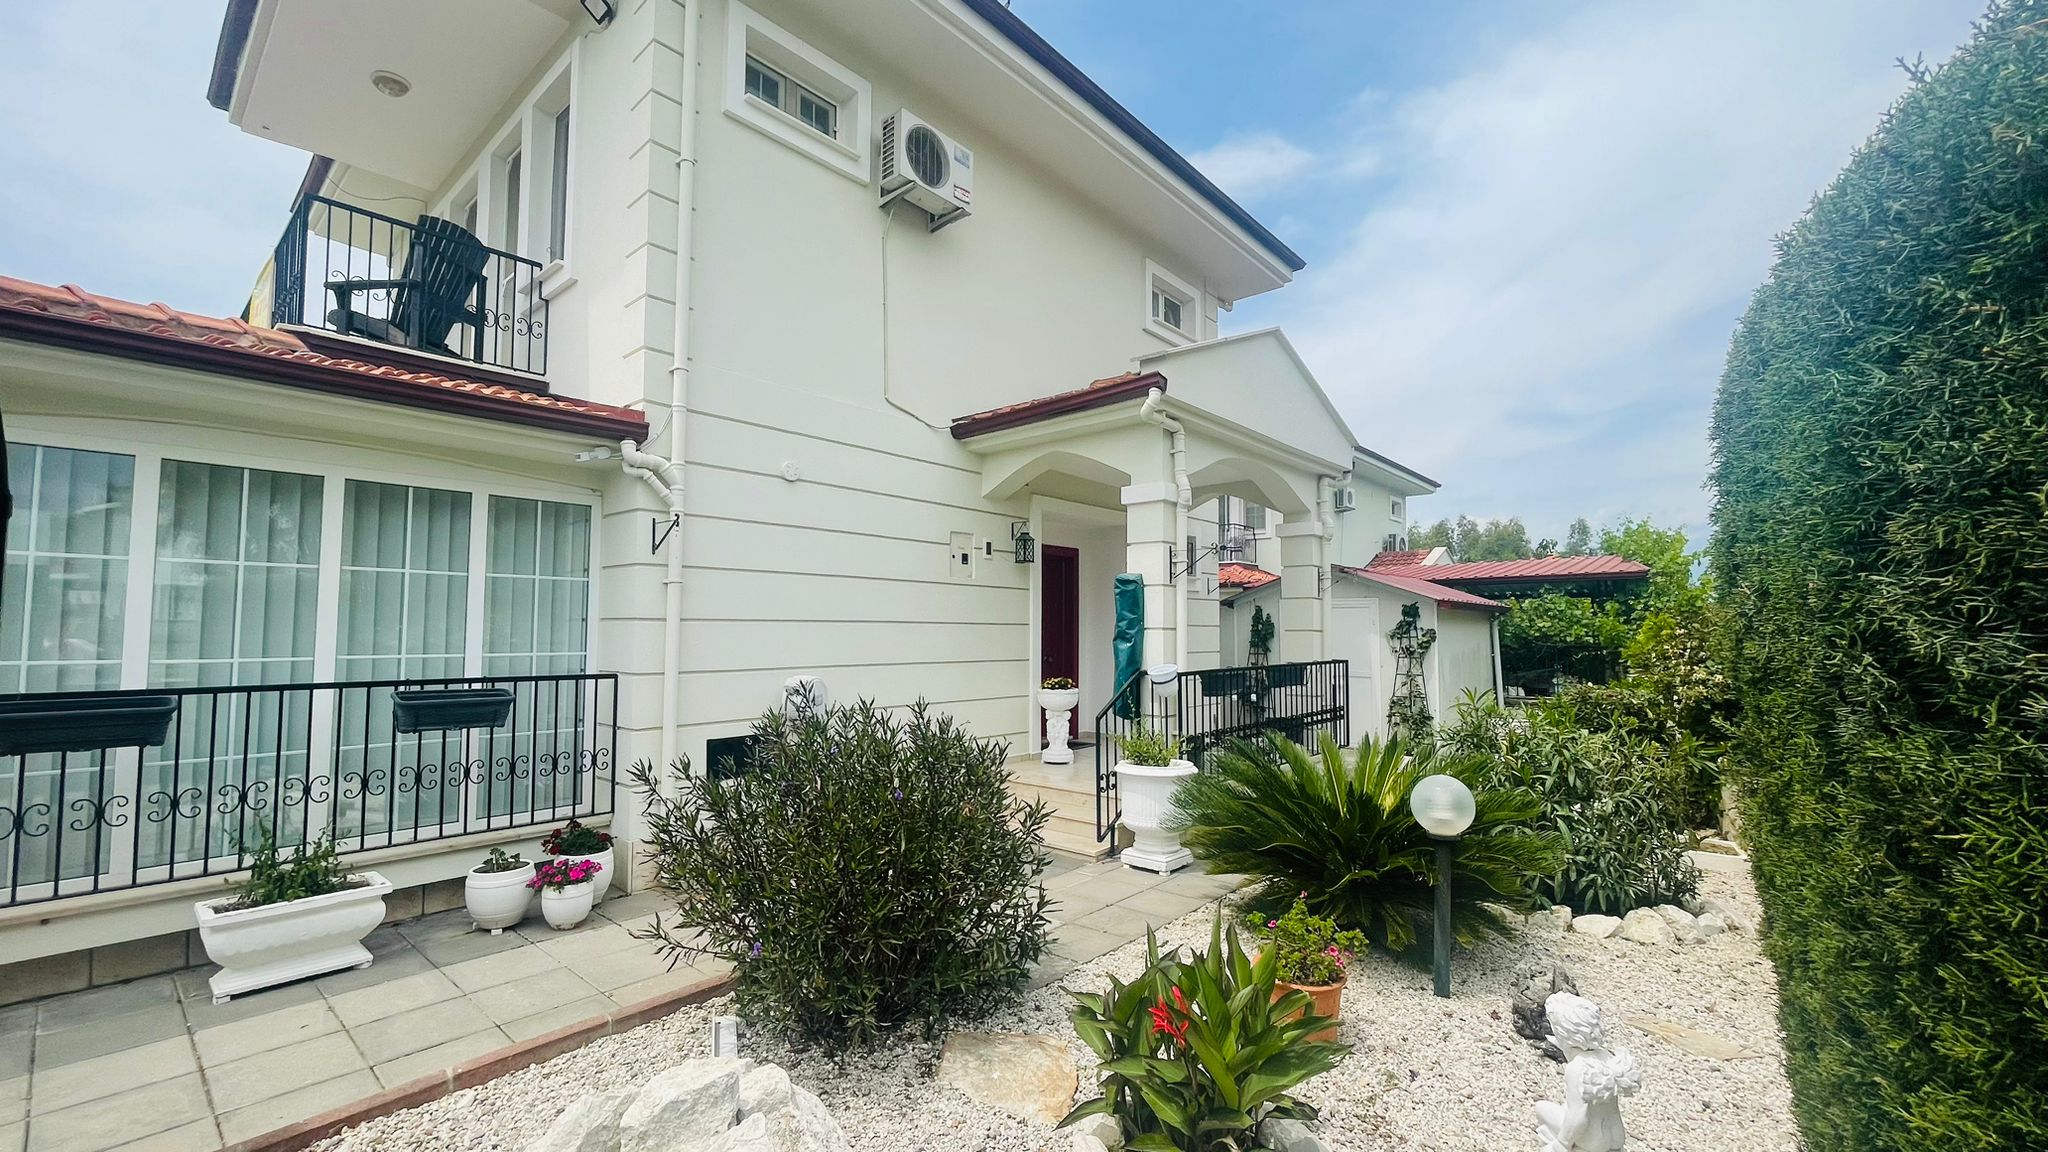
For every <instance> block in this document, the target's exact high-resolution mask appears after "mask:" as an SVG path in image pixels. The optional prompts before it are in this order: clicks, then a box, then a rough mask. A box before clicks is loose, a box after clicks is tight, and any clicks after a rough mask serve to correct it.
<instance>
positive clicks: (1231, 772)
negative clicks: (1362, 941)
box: [1175, 736, 1563, 951]
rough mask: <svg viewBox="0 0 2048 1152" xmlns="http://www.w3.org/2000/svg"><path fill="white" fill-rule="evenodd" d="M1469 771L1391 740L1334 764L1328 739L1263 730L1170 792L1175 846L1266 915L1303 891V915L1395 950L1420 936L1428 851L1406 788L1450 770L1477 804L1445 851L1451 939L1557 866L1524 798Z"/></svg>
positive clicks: (1533, 807)
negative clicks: (1237, 882) (1454, 909)
mask: <svg viewBox="0 0 2048 1152" xmlns="http://www.w3.org/2000/svg"><path fill="white" fill-rule="evenodd" d="M1482 770H1483V765H1481V764H1479V763H1478V762H1476V761H1474V760H1472V759H1470V758H1466V757H1455V756H1444V757H1438V756H1436V755H1434V754H1433V753H1432V752H1431V751H1430V750H1429V749H1427V748H1426V747H1417V748H1415V749H1412V750H1411V749H1409V748H1406V747H1404V746H1403V745H1402V744H1401V742H1400V741H1399V740H1389V741H1385V742H1381V741H1377V740H1372V739H1366V740H1363V741H1361V742H1360V743H1359V745H1358V748H1357V749H1356V751H1355V752H1354V753H1353V754H1352V755H1351V756H1350V757H1349V758H1347V757H1346V756H1345V755H1344V751H1343V749H1342V748H1340V747H1338V746H1337V742H1336V741H1335V740H1334V739H1331V738H1328V737H1325V738H1324V740H1323V748H1322V754H1321V755H1320V756H1315V755H1311V754H1310V753H1309V752H1308V750H1307V749H1305V748H1302V747H1301V746H1300V745H1298V744H1295V743H1293V742H1292V741H1289V740H1285V739H1281V738H1279V737H1277V736H1276V737H1272V738H1270V739H1269V740H1268V741H1266V742H1264V743H1254V742H1249V741H1246V742H1240V743H1238V744H1236V745H1235V746H1233V747H1231V748H1230V749H1228V750H1225V751H1220V752H1218V753H1217V754H1216V755H1214V756H1212V757H1211V758H1210V760H1209V763H1208V765H1207V766H1206V767H1205V768H1204V769H1203V771H1202V772H1201V773H1200V774H1198V775H1196V776H1193V777H1190V778H1189V780H1188V782H1187V783H1186V784H1184V785H1182V786H1181V789H1180V792H1179V793H1178V795H1177V796H1176V798H1175V805H1176V807H1177V808H1178V809H1179V816H1178V818H1177V819H1178V823H1179V825H1180V826H1181V827H1182V829H1183V836H1182V838H1183V840H1184V841H1185V842H1186V844H1187V845H1188V847H1189V848H1191V849H1193V850H1194V852H1195V854H1196V855H1197V856H1198V857H1201V858H1202V859H1203V861H1204V862H1205V864H1206V865H1207V867H1208V869H1209V871H1211V872H1235V873H1241V874H1244V875H1247V876H1250V877H1253V878H1254V880H1256V881H1257V884H1256V886H1255V888H1254V889H1253V895H1252V900H1253V905H1254V907H1256V908H1258V909H1260V910H1262V911H1265V910H1276V911H1277V909H1279V908H1281V907H1284V906H1285V905H1287V904H1289V903H1291V902H1292V901H1293V899H1294V897H1295V895H1296V894H1297V893H1303V894H1305V898H1306V899H1307V901H1308V904H1309V907H1310V909H1311V910H1313V911H1314V912H1315V913H1316V914H1317V915H1320V916H1328V917H1330V918H1332V919H1334V920H1336V921H1338V922H1339V923H1340V924H1344V925H1346V926H1349V927H1356V928H1359V929H1361V930H1363V931H1364V932H1365V933H1366V934H1367V935H1368V936H1370V937H1371V938H1372V939H1373V940H1374V941H1375V942H1376V943H1379V944H1382V945H1384V946H1386V947H1388V948H1391V949H1393V950H1395V951H1399V950H1401V949H1404V948H1406V947H1408V945H1410V944H1411V943H1413V942H1414V941H1415V940H1416V938H1417V937H1418V936H1419V935H1421V934H1423V933H1424V932H1426V931H1427V929H1428V925H1429V922H1430V917H1431V915H1432V902H1433V900H1434V891H1433V885H1434V882H1435V872H1436V846H1435V843H1434V842H1433V841H1432V840H1431V839H1430V837H1429V834H1428V833H1427V832H1425V831H1423V830H1422V827H1421V826H1420V825H1418V824H1417V823H1416V822H1415V817H1414V815H1413V814H1412V813H1410V812H1409V810H1408V793H1409V792H1410V791H1411V790H1412V789H1413V788H1414V786H1415V782H1416V781H1417V780H1420V779H1421V778H1422V777H1424V776H1428V775H1430V774H1432V773H1436V772H1442V773H1446V774H1448V775H1452V776H1456V777H1457V778H1459V779H1460V780H1463V781H1464V782H1465V783H1466V784H1468V785H1470V786H1471V787H1472V789H1473V794H1474V798H1475V800H1476V802H1477V808H1478V814H1477V815H1476V816H1475V817H1474V819H1473V821H1472V827H1471V829H1470V831H1468V832H1467V833H1466V834H1465V835H1464V836H1463V837H1462V838H1461V839H1459V841H1458V843H1457V846H1456V848H1455V850H1454V855H1453V860H1454V863H1453V865H1452V867H1453V877H1452V885H1451V891H1452V894H1453V897H1454V898H1455V899H1456V900H1457V902H1458V904H1459V906H1460V907H1459V914H1458V915H1457V916H1456V918H1455V920H1454V923H1455V924H1456V925H1457V926H1458V929H1459V938H1460V939H1461V940H1464V941H1468V942H1469V941H1470V940H1471V939H1472V938H1473V937H1474V936H1475V935H1476V933H1477V930H1478V929H1480V928H1483V927H1490V926H1491V925H1492V923H1493V919H1492V917H1491V916H1488V915H1485V914H1484V912H1483V910H1482V909H1481V908H1480V907H1479V904H1480V902H1481V901H1498V902H1501V903H1507V904H1521V903H1526V902H1528V901H1529V898H1530V893H1531V891H1532V887H1531V881H1532V880H1533V879H1534V878H1535V877H1538V876H1543V875H1547V874H1549V873H1551V872H1554V871H1556V869H1557V868H1558V866H1559V863H1560V861H1561V860H1562V858H1563V845H1562V843H1561V842H1560V841H1559V840H1558V838H1557V836H1556V835H1555V834H1553V833H1549V832H1538V831H1533V830H1531V829H1530V827H1529V825H1530V822H1531V821H1533V820H1535V819H1536V817H1537V816H1538V815H1539V814H1540V812H1541V806H1540V805H1539V803H1538V801H1537V798H1536V796H1535V794H1533V793H1531V792H1528V791H1526V790H1523V789H1519V788H1515V789H1490V790H1486V791H1481V790H1480V788H1479V783H1480V776H1481V772H1482Z"/></svg>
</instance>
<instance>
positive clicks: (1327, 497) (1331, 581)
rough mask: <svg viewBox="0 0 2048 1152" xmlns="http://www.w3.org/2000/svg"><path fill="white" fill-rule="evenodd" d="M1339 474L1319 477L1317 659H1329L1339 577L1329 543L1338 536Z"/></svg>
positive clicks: (1317, 517) (1317, 488) (1317, 497)
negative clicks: (1320, 547)
mask: <svg viewBox="0 0 2048 1152" xmlns="http://www.w3.org/2000/svg"><path fill="white" fill-rule="evenodd" d="M1337 480H1338V477H1335V476H1318V477H1316V519H1317V520H1319V521H1320V522H1321V527H1322V530H1323V555H1322V563H1321V564H1320V565H1318V566H1317V568H1316V583H1317V584H1319V585H1321V586H1322V601H1323V619H1322V629H1321V631H1319V632H1318V633H1317V634H1316V635H1317V639H1316V659H1318V660H1327V659H1329V658H1330V601H1331V599H1333V597H1334V594H1335V593H1336V590H1337V580H1336V577H1335V576H1333V575H1332V574H1331V572H1330V545H1331V544H1332V543H1334V542H1335V541H1336V539H1337V514H1336V510H1335V508H1336V496H1335V490H1336V487H1337Z"/></svg>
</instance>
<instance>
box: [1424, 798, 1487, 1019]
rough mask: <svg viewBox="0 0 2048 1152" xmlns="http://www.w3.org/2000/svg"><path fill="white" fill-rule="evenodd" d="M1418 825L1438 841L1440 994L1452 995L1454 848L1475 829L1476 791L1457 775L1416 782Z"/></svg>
mask: <svg viewBox="0 0 2048 1152" xmlns="http://www.w3.org/2000/svg"><path fill="white" fill-rule="evenodd" d="M1408 810H1409V811H1411V812H1413V813H1415V822H1416V823H1417V824H1420V825H1422V830H1423V831H1424V832H1427V833H1429V838H1430V839H1432V840H1434V841H1436V994H1437V995H1439V996H1446V997H1448V996H1449V995H1450V994H1451V849H1452V847H1453V846H1455V845H1456V844H1457V842H1458V837H1459V836H1462V835H1464V833H1465V829H1467V828H1470V827H1471V826H1472V817H1473V816H1474V815H1475V814H1476V812H1477V807H1476V805H1474V803H1473V801H1472V790H1471V789H1470V788H1467V787H1465V782H1464V781H1462V780H1460V779H1458V778H1457V777H1455V776H1445V775H1442V774H1438V775H1435V776H1425V777H1423V778H1422V779H1420V780H1417V781H1416V782H1415V790H1414V791H1412V792H1410V793H1409V794H1408Z"/></svg>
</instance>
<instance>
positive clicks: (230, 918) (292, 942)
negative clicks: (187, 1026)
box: [192, 872, 391, 1004]
mask: <svg viewBox="0 0 2048 1152" xmlns="http://www.w3.org/2000/svg"><path fill="white" fill-rule="evenodd" d="M349 880H350V881H351V882H352V883H354V884H355V887H353V888H345V889H343V890H341V891H339V892H329V893H327V894H326V895H324V896H308V897H306V898H305V899H304V900H287V901H284V902H283V903H280V904H265V905H262V906H261V907H257V908H240V909H237V908H235V907H234V905H235V903H236V902H237V901H238V900H240V899H241V898H240V897H239V896H228V897H216V898H214V899H212V900H201V901H199V902H198V903H196V904H194V905H193V906H192V910H193V912H194V913H195V914H196V915H197V916H198V918H199V942H200V943H201V944H203V945H205V947H206V958H207V959H208V960H211V961H213V962H214V963H215V964H218V965H220V971H218V972H216V973H214V974H213V978H212V979H211V980H209V981H208V984H209V985H210V986H211V987H212V988H213V1002H214V1003H215V1004H225V1003H227V1000H228V997H230V996H238V995H240V994H242V993H244V992H253V991H255V990H256V989H258V988H268V987H270V986H271V985H273V984H283V983H285V982H286V981H288V980H300V979H304V978H305V977H307V976H318V975H320V974H321V973H323V972H337V971H340V970H341V969H343V968H368V967H369V966H370V950H369V949H367V948H365V947H363V937H365V936H368V935H369V934H370V931H371V929H374V928H375V927H377V925H379V924H381V923H383V922H384V897H385V895H386V894H387V893H389V892H390V891H391V881H389V880H386V879H385V878H384V877H383V876H381V875H379V874H377V873H375V872H357V873H355V874H354V875H352V876H350V877H349Z"/></svg>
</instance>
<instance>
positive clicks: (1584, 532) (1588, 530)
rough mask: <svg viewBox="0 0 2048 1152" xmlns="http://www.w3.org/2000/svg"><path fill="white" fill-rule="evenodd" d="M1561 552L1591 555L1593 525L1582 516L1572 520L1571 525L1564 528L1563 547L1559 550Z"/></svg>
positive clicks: (1568, 554)
mask: <svg viewBox="0 0 2048 1152" xmlns="http://www.w3.org/2000/svg"><path fill="white" fill-rule="evenodd" d="M1561 554H1562V555H1565V556H1591V555H1592V554H1593V526H1592V525H1591V524H1588V523H1587V522H1586V518H1585V517H1584V516H1581V517H1579V518H1578V519H1576V520H1574V521H1572V526H1571V527H1570V528H1567V529H1565V533H1564V548H1563V549H1562V550H1561Z"/></svg>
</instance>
